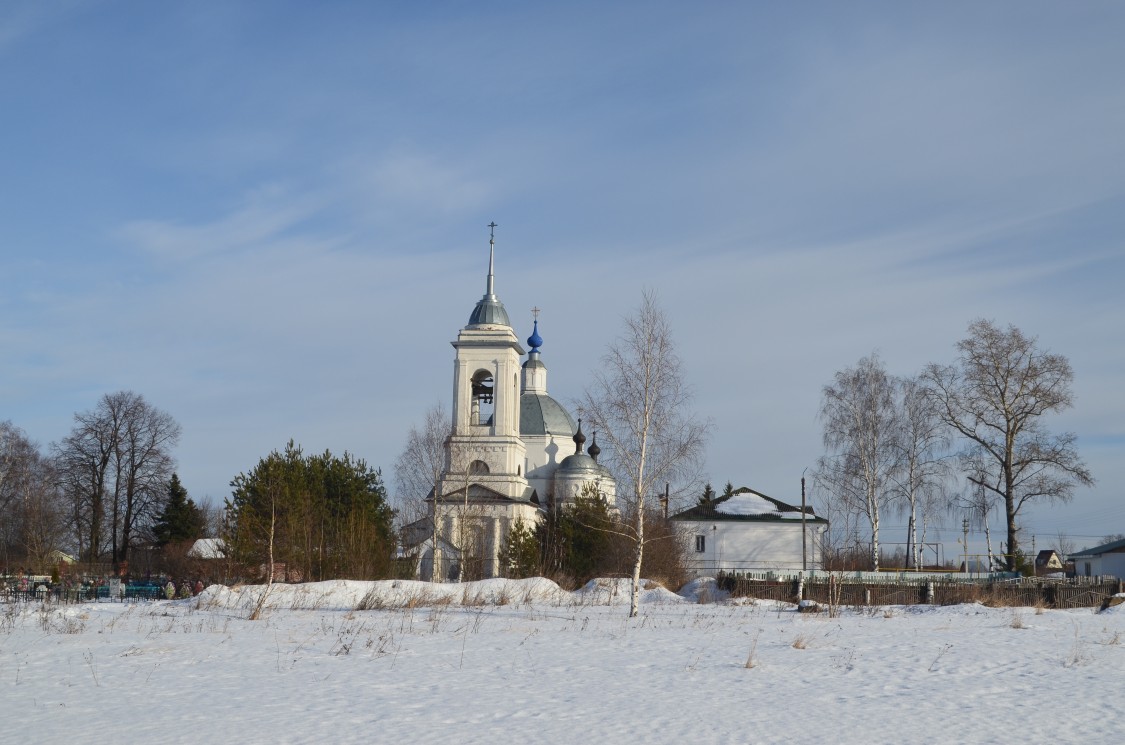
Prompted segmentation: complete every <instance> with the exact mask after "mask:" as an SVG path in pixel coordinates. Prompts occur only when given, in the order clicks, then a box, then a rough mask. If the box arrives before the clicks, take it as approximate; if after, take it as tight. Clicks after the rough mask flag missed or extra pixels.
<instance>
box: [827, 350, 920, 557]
mask: <svg viewBox="0 0 1125 745" xmlns="http://www.w3.org/2000/svg"><path fill="white" fill-rule="evenodd" d="M895 385H896V382H895V379H894V378H893V377H891V376H890V375H888V374H887V371H886V369H885V368H884V367H883V363H882V361H881V360H880V359H879V356H878V355H877V354H871V355H870V356H868V357H864V358H863V359H861V360H860V361H859V363H858V364H857V365H856V366H855V367H852V368H848V369H846V370H841V371H840V372H838V373H836V377H835V380H834V381H833V382H832V383H830V384H829V385H826V386H825V387H824V393H823V399H822V402H821V407H820V418H821V421H823V422H824V438H823V439H824V446H825V448H826V450H827V451H828V452H827V454H826V455H824V456H823V457H821V458H820V460H819V461H818V464H817V472H816V476H815V477H816V479H817V480H818V481H819V482H820V484H821V485H822V486H823V488H825V489H827V490H828V491H829V492H830V494H831V495H832V496H833V498H835V499H837V500H839V501H841V502H842V504H843V505H845V506H846V508H847V509H850V510H853V511H856V512H859V513H860V514H862V515H863V516H864V518H866V521H867V524H868V526H869V527H870V529H871V541H870V559H871V569H872V571H876V572H877V571H879V529H880V522H881V520H882V513H883V510H884V509H885V508H886V506H887V503H888V500H889V499H890V498H891V496H892V493H893V489H894V476H895V471H896V469H897V468H898V466H899V462H900V453H901V448H900V441H899V437H900V435H901V425H900V422H899V418H898V415H897V409H896V405H895Z"/></svg>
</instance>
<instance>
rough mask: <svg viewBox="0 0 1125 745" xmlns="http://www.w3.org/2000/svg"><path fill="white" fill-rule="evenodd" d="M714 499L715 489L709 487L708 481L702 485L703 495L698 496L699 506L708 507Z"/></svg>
mask: <svg viewBox="0 0 1125 745" xmlns="http://www.w3.org/2000/svg"><path fill="white" fill-rule="evenodd" d="M714 501H715V490H714V489H712V488H711V482H710V481H708V482H707V485H706V486H704V487H703V496H701V497H700V498H699V506H701V507H710V506H711V504H712V503H713V502H714Z"/></svg>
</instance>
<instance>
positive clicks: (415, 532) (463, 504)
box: [403, 225, 616, 579]
mask: <svg viewBox="0 0 1125 745" xmlns="http://www.w3.org/2000/svg"><path fill="white" fill-rule="evenodd" d="M490 227H492V228H493V229H495V225H492V226H490ZM495 248H496V246H495V235H494V234H493V236H492V237H491V238H490V239H489V257H488V277H487V282H486V287H485V293H484V296H483V297H482V298H481V299H480V300H479V301H477V304H476V306H475V307H474V308H473V311H472V313H471V314H470V315H469V320H468V323H466V324H465V326H464V327H463V328H462V329H461V330H460V331H459V332H458V334H457V339H456V341H454V342H453V348H454V349H455V350H456V354H455V357H454V364H453V406H452V423H451V430H450V434H449V436H448V437H447V438H446V440H445V467H444V470H443V472H442V474H441V478H440V479H439V481H438V483H437V485H436V488H435V489H434V491H433V492H431V494H430V497H429V499H428V502H429V504H430V508H431V515H432V514H433V509H434V506H435V502H434V500H436V511H437V528H438V530H437V541H436V545H435V541H434V530H433V522H432V520H431V519H430V518H425V519H423V520H420V521H418V522H416V523H413V524H411V525H409V526H407V527H406V529H404V531H403V533H404V542H405V543H406V545H405V546H404V553H405V554H406V555H407V556H410V557H412V558H414V559H416V560H417V574H418V576H419V577H420V578H422V579H431V578H432V577H433V573H434V569H433V568H434V566H435V562H436V565H437V567H438V575H439V576H441V577H443V578H445V579H453V578H460V577H464V578H467V579H477V578H488V577H497V576H501V574H502V567H501V566H500V552H501V549H502V546H503V545H504V542H505V541H506V539H507V537H508V534H509V531H510V530H511V529H512V527H513V525H515V524H516V522H517V521H521V522H522V523H523V525H525V526H527V527H528V528H532V527H534V525H535V524H536V523H537V522H538V521H539V520H540V519H541V517H542V516H543V515H544V514H545V511H546V510H547V509H551V508H553V507H557V506H561V505H563V504H566V503H567V502H570V501H573V499H574V498H575V496H576V495H578V494H580V493H582V492H583V490H587V489H596V490H597V493H598V494H599V495H600V496H601V498H603V499H604V500H605V501H606V502H607V504H608V505H609V506H610V507H611V508H613V507H614V502H615V498H616V484H615V482H614V479H613V476H612V475H611V474H610V472H609V470H608V469H607V468H606V467H605V466H603V465H601V464H600V463H598V461H597V457H598V454H599V453H600V449H599V448H598V446H597V437H596V433H595V436H594V440H593V442H592V443H591V445H590V447H589V449H587V450H586V452H583V450H582V448H583V446H584V444H585V440H586V438H585V435H583V433H582V431H581V426H580V425H581V422H580V421H579V423H578V424H577V425H576V424H575V420H574V417H572V416H571V414H570V413H569V412H568V411H567V410H566V409H565V408H564V407H563V406H562V405H561V404H560V403H559V402H558V401H556V400H555V399H553V398H551V396H550V395H549V394H548V393H547V366H546V364H545V363H544V362H543V359H542V354H541V351H540V349H541V347H542V345H543V339H542V337H541V336H540V335H539V321H538V317H536V318H535V319H534V321H533V326H532V332H531V336H530V337H528V339H527V345H528V350H527V351H525V350H524V348H523V347H522V346H521V345H520V342H519V339H518V337H517V336H516V332H515V330H514V329H513V328H512V324H511V321H510V320H509V318H508V313H507V311H506V310H505V309H504V304H503V303H501V302H500V299H499V298H498V297H497V295H496V291H495V275H494V266H495V264H494V262H495ZM536 316H537V314H536ZM525 356H526V360H523V361H522V363H521V360H522V359H523V358H524V357H525Z"/></svg>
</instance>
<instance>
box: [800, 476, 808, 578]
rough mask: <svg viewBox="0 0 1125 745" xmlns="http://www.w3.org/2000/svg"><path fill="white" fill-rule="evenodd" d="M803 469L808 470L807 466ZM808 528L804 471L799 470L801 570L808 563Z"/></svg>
mask: <svg viewBox="0 0 1125 745" xmlns="http://www.w3.org/2000/svg"><path fill="white" fill-rule="evenodd" d="M805 470H808V469H807V468H806V469H805ZM808 535H809V533H808V530H807V529H806V528H805V471H801V571H802V572H807V571H808V570H809V564H808V559H807V558H806V557H807V554H806V548H807V546H806V544H807V543H808Z"/></svg>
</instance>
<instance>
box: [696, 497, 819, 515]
mask: <svg viewBox="0 0 1125 745" xmlns="http://www.w3.org/2000/svg"><path fill="white" fill-rule="evenodd" d="M715 512H720V513H722V514H724V515H746V516H754V515H777V514H780V513H779V512H778V510H777V505H775V504H774V503H773V502H771V501H769V500H768V499H763V498H762V497H759V496H758V495H757V494H735V495H734V496H732V497H730V498H729V499H726V500H724V501H722V502H719V503H718V504H716V505H715ZM798 517H800V515H798Z"/></svg>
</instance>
